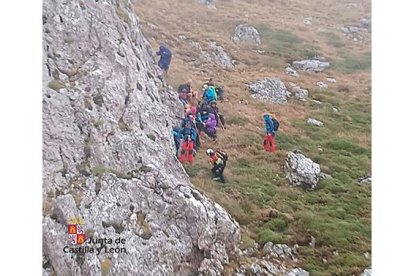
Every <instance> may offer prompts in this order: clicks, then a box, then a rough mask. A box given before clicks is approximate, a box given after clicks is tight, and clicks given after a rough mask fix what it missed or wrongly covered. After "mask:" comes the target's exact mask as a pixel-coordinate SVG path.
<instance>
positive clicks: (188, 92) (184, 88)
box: [178, 79, 198, 103]
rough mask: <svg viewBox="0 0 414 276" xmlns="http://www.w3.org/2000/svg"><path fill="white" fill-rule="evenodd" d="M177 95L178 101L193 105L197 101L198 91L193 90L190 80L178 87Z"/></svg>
mask: <svg viewBox="0 0 414 276" xmlns="http://www.w3.org/2000/svg"><path fill="white" fill-rule="evenodd" d="M178 95H179V98H180V100H181V99H183V100H185V102H186V103H194V102H196V101H197V99H198V91H196V90H194V89H193V87H192V81H191V79H189V80H188V81H187V82H186V83H185V84H180V86H178ZM181 102H183V101H181Z"/></svg>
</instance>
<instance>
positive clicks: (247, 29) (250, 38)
mask: <svg viewBox="0 0 414 276" xmlns="http://www.w3.org/2000/svg"><path fill="white" fill-rule="evenodd" d="M232 41H233V42H234V43H236V44H240V43H244V44H249V45H255V46H259V45H260V44H262V41H261V39H260V34H259V31H258V30H257V29H256V28H255V27H253V26H250V25H247V24H239V25H237V26H236V29H235V31H234V34H233V37H232Z"/></svg>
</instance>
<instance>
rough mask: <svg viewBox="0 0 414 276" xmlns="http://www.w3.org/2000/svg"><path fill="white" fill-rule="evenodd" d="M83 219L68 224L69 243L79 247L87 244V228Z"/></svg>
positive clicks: (73, 220) (75, 219) (74, 219)
mask: <svg viewBox="0 0 414 276" xmlns="http://www.w3.org/2000/svg"><path fill="white" fill-rule="evenodd" d="M84 224H85V223H84V221H83V219H82V218H73V219H71V220H70V222H69V224H68V235H69V242H70V244H73V245H79V244H82V243H84V242H85V226H84Z"/></svg>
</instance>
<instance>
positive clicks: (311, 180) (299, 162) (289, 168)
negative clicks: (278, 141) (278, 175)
mask: <svg viewBox="0 0 414 276" xmlns="http://www.w3.org/2000/svg"><path fill="white" fill-rule="evenodd" d="M285 173H286V177H287V178H288V179H289V182H290V184H292V185H293V186H302V187H303V188H305V189H309V190H313V189H315V188H316V187H317V185H318V183H319V180H320V174H321V168H320V166H319V164H317V163H315V162H313V161H312V160H311V159H309V158H307V157H306V156H304V155H303V154H302V153H300V152H297V151H295V152H288V157H287V159H286V161H285Z"/></svg>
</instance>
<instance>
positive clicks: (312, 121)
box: [306, 118, 323, 127]
mask: <svg viewBox="0 0 414 276" xmlns="http://www.w3.org/2000/svg"><path fill="white" fill-rule="evenodd" d="M306 122H307V123H308V124H309V125H312V126H317V127H323V123H322V122H321V121H318V120H316V119H313V118H308V120H307V121H306Z"/></svg>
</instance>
